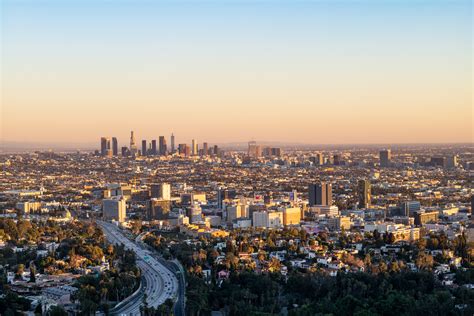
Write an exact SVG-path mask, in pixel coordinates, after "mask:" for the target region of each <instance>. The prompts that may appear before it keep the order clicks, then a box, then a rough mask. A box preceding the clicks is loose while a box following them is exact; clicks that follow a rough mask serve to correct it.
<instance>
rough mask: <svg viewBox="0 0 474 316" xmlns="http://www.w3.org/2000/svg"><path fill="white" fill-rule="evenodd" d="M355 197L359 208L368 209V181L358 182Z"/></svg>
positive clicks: (369, 196)
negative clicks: (356, 196)
mask: <svg viewBox="0 0 474 316" xmlns="http://www.w3.org/2000/svg"><path fill="white" fill-rule="evenodd" d="M357 195H358V198H359V208H368V207H369V206H370V200H371V195H370V181H369V180H359V182H358V183H357Z"/></svg>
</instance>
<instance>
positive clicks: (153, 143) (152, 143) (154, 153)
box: [151, 139, 158, 155]
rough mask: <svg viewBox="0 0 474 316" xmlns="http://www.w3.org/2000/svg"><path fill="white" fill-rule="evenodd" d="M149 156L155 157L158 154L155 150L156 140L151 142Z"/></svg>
mask: <svg viewBox="0 0 474 316" xmlns="http://www.w3.org/2000/svg"><path fill="white" fill-rule="evenodd" d="M151 154H152V155H156V154H158V151H157V148H156V139H153V140H152V141H151Z"/></svg>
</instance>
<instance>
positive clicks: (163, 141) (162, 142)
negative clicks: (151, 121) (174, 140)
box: [159, 136, 168, 156]
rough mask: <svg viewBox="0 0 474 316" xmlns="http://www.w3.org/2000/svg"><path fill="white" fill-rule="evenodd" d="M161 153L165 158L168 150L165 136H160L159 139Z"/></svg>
mask: <svg viewBox="0 0 474 316" xmlns="http://www.w3.org/2000/svg"><path fill="white" fill-rule="evenodd" d="M159 146H160V147H159V151H160V155H161V156H165V155H166V153H167V151H168V149H167V148H166V139H165V137H164V136H160V138H159Z"/></svg>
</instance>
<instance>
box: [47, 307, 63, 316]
mask: <svg viewBox="0 0 474 316" xmlns="http://www.w3.org/2000/svg"><path fill="white" fill-rule="evenodd" d="M46 315H47V316H67V315H68V314H67V312H66V311H65V310H64V308H62V307H61V306H51V307H50V308H49V309H48V312H47V313H46Z"/></svg>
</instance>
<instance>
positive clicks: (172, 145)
mask: <svg viewBox="0 0 474 316" xmlns="http://www.w3.org/2000/svg"><path fill="white" fill-rule="evenodd" d="M175 150H176V148H175V144H174V134H173V133H171V153H174V151H175Z"/></svg>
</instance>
